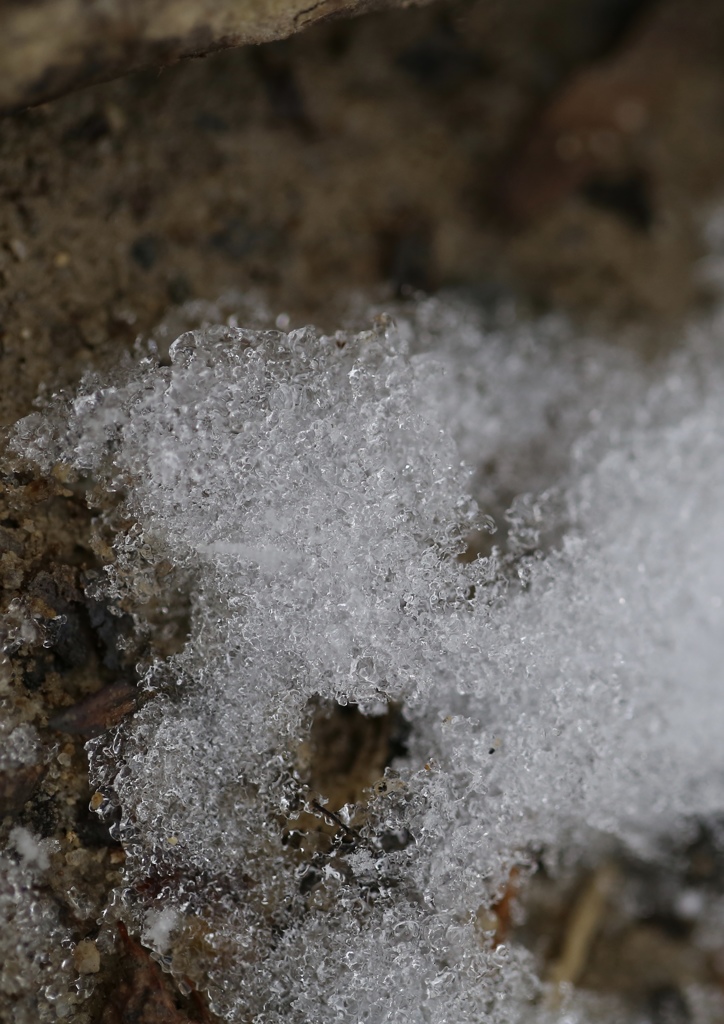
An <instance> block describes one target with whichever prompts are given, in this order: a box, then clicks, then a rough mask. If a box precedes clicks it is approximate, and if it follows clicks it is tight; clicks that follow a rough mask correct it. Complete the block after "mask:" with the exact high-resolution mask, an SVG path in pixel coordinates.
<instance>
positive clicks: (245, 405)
mask: <svg viewBox="0 0 724 1024" xmlns="http://www.w3.org/2000/svg"><path fill="white" fill-rule="evenodd" d="M723 328H724V317H723V315H722V314H719V315H718V316H713V317H712V318H711V319H710V320H709V321H708V322H707V323H705V324H704V323H699V324H696V325H694V326H692V327H691V328H690V330H689V333H688V336H687V338H686V340H685V343H684V344H683V345H682V347H681V348H680V349H679V350H678V351H677V352H676V353H674V354H673V355H672V356H670V357H668V358H665V359H664V358H662V359H660V360H659V362H658V363H656V364H653V365H651V364H649V365H644V364H643V363H641V362H639V361H638V360H637V359H636V358H635V357H634V355H633V354H631V353H630V352H627V351H625V350H624V348H622V347H620V348H616V347H614V346H612V345H604V344H603V343H595V342H593V341H586V340H581V339H577V338H573V337H572V336H571V332H570V329H569V328H568V327H566V325H565V324H563V323H561V322H560V321H559V320H557V319H555V318H552V319H550V320H548V321H542V322H539V323H537V324H528V325H526V324H518V323H516V322H511V323H506V324H504V325H502V326H498V327H493V328H490V327H485V326H484V325H483V324H482V323H481V321H480V319H479V317H478V315H477V314H476V313H475V312H474V311H471V310H469V309H465V308H464V307H461V306H459V305H455V304H452V303H449V304H445V303H441V302H436V301H428V302H424V303H421V304H420V305H419V306H418V308H417V309H416V310H414V311H412V312H407V313H404V312H403V314H402V316H401V317H400V322H399V326H398V327H396V326H395V325H394V324H393V322H392V321H391V320H390V319H389V318H384V317H379V316H378V317H377V318H376V319H375V320H374V321H373V325H372V327H371V328H370V329H369V330H366V331H363V332H362V333H359V334H357V335H353V334H351V333H341V332H340V333H339V334H337V335H334V336H323V335H320V334H319V333H318V332H316V331H314V330H313V329H311V328H306V329H303V330H300V331H292V332H291V333H284V332H283V331H279V330H273V331H272V330H269V331H252V330H247V329H244V328H238V327H235V326H231V327H229V326H223V325H222V326H218V327H212V328H205V329H202V330H198V331H192V332H189V333H186V334H184V335H182V336H181V337H180V338H179V339H178V340H177V341H176V342H175V343H174V344H173V345H172V346H171V352H170V365H168V366H164V365H160V364H159V362H158V361H157V360H156V359H155V358H154V357H153V355H152V356H151V357H149V358H146V359H143V360H141V361H140V362H139V363H138V364H137V365H134V366H126V367H125V368H122V369H119V371H118V372H117V374H116V376H115V378H114V379H113V380H111V381H110V382H108V381H100V380H98V379H88V380H87V381H86V382H85V384H84V385H83V387H82V388H81V389H80V391H79V393H78V394H77V395H75V396H72V397H71V398H66V399H65V400H60V401H58V402H57V403H56V405H55V407H54V408H53V409H50V410H44V411H43V412H41V413H38V414H36V415H34V416H33V417H30V418H28V419H27V420H26V421H23V422H22V423H21V424H20V425H19V426H18V428H17V432H16V445H17V446H18V447H19V448H20V449H21V450H22V451H24V452H25V453H26V454H28V455H30V456H31V457H33V458H35V459H36V460H37V461H38V462H39V464H40V465H41V466H43V467H44V468H46V469H48V468H50V467H51V466H52V465H53V464H54V463H56V462H58V461H61V462H65V463H67V464H70V465H71V466H74V467H75V469H76V470H77V471H78V472H79V473H82V474H84V475H86V476H88V477H89V478H91V479H93V480H95V481H101V482H102V484H103V485H104V486H105V487H107V488H108V489H109V490H112V491H115V492H117V493H118V494H119V495H120V497H121V499H122V502H123V506H124V510H125V514H127V516H128V517H132V518H133V520H134V521H135V524H136V525H135V526H134V527H132V528H131V529H129V530H128V531H127V533H125V534H123V535H120V536H119V537H118V540H117V545H116V548H117V563H116V565H115V566H112V567H109V568H108V584H107V585H108V590H109V592H110V593H111V594H114V593H115V594H116V595H118V594H121V593H128V592H133V588H134V585H135V584H134V580H136V581H137V591H136V597H137V598H138V600H139V601H140V600H142V599H143V598H144V597H146V596H147V595H148V590H149V582H148V581H149V579H150V578H151V577H152V575H153V574H152V573H151V574H150V575H149V568H148V567H149V565H150V566H153V565H154V564H157V563H160V562H161V561H162V560H164V559H165V560H170V561H172V562H173V563H174V565H176V566H177V567H178V568H179V569H180V570H181V571H182V572H183V573H184V574H185V577H184V578H186V579H187V580H188V581H189V585H190V587H191V590H192V616H191V627H190V634H189V637H188V641H187V643H186V646H185V648H184V649H183V651H182V652H181V653H180V654H179V655H176V656H174V657H173V658H171V659H169V660H168V661H167V662H164V663H157V664H154V665H153V666H152V667H151V669H149V670H148V672H147V673H146V676H145V679H144V686H145V687H146V688H147V689H148V690H149V692H150V695H151V696H150V699H149V700H148V701H147V703H145V704H144V706H143V707H142V709H141V710H140V711H139V712H138V713H137V714H136V716H135V717H134V718H133V720H132V721H131V722H130V723H129V724H125V725H123V726H121V727H120V728H119V729H118V730H117V731H114V732H113V733H112V734H111V735H110V737H102V738H100V739H98V740H94V741H92V742H91V743H90V744H89V757H90V763H91V772H92V777H93V784H94V785H95V786H97V787H98V788H100V787H103V788H104V791H107V790H111V789H112V790H113V791H114V793H115V798H114V799H115V800H116V801H117V803H118V804H119V805H120V808H121V814H122V819H121V824H120V826H119V835H120V837H121V839H122V841H123V842H124V845H125V847H126V851H127V855H128V882H129V885H128V887H127V888H126V890H125V895H124V897H123V901H124V902H123V910H122V913H123V914H124V915H125V916H126V919H127V920H128V921H129V922H130V923H131V924H135V925H136V926H137V927H138V928H143V939H144V941H145V942H146V943H148V944H149V945H150V946H152V947H154V948H155V949H156V951H157V952H158V953H159V954H164V955H167V956H168V957H169V959H170V962H171V969H172V970H173V971H174V972H175V973H176V974H177V975H178V976H179V977H185V976H187V975H188V976H190V977H191V978H192V980H193V981H194V983H195V984H196V985H197V986H198V987H200V988H202V989H203V990H205V991H206V993H207V995H208V997H209V1000H210V1003H211V1006H212V1008H213V1009H214V1010H215V1011H216V1012H217V1013H219V1014H220V1015H221V1016H222V1017H223V1018H224V1019H227V1020H229V1021H246V1020H248V1019H253V1020H254V1021H258V1022H264V1024H266V1022H269V1024H271V1022H281V1021H284V1022H285V1024H286V1022H299V1024H302V1022H306V1021H309V1020H312V1019H319V1014H320V1012H321V1011H320V1007H323V1008H324V1011H323V1015H324V1019H326V1020H330V1021H338V1022H340V1024H342V1022H349V1024H357V1022H360V1021H369V1022H380V1024H382V1022H383V1021H395V1022H401V1021H410V1022H411V1024H412V1022H414V1024H418V1022H423V1021H426V1022H428V1021H429V1022H431V1024H443V1022H444V1021H452V1022H455V1024H465V1022H466V1021H470V1022H473V1021H475V1022H480V1021H481V1020H485V1021H489V1022H491V1024H495V1022H503V1021H505V1022H511V1021H515V1020H520V1021H523V1020H530V1019H531V1016H530V1014H531V1012H532V1011H531V1009H530V1002H531V999H532V998H533V996H534V995H535V993H536V992H537V991H539V989H540V986H541V984H542V983H541V981H540V980H539V978H538V977H537V975H536V965H535V962H534V960H533V957H532V956H531V954H529V953H528V952H527V951H526V950H524V949H522V948H520V947H518V946H516V945H501V946H498V947H497V948H493V947H492V946H491V943H490V941H489V938H488V939H486V937H485V935H484V933H483V931H482V929H481V927H480V925H479V923H478V917H477V915H478V911H479V910H480V908H490V907H492V906H493V905H494V904H495V902H496V900H497V899H498V898H499V897H500V894H501V892H502V890H503V887H504V885H505V883H506V880H507V879H508V877H509V873H510V870H511V868H512V867H513V866H517V867H518V868H519V869H520V870H521V871H522V872H523V874H525V872H526V871H530V870H533V867H534V865H535V864H536V862H537V861H538V860H539V859H540V858H542V859H543V860H544V861H545V863H546V865H547V867H548V869H549V870H550V871H551V872H553V873H555V872H556V871H559V872H560V871H565V870H566V869H567V868H570V866H571V865H572V864H575V863H578V862H582V861H584V860H585V861H595V860H596V858H601V857H603V856H605V855H606V853H607V851H609V850H610V849H611V848H612V847H613V846H615V845H616V844H623V845H624V846H627V847H629V848H631V849H633V850H635V851H636V852H637V854H638V855H639V856H642V857H644V858H650V859H652V860H656V859H657V857H658V856H659V849H660V846H661V837H662V835H664V834H666V835H667V836H668V837H669V838H671V837H672V836H676V835H680V836H681V837H682V841H683V840H684V839H685V838H686V836H687V834H688V830H689V829H690V828H691V823H692V822H693V821H694V819H695V818H697V817H699V818H701V817H707V816H712V815H717V814H720V813H721V812H722V810H724V796H723V794H724V788H723V787H722V782H723V781H724V765H723V763H722V755H721V734H722V727H723V726H724V689H723V687H722V667H721V666H722V665H723V664H724V628H723V627H724V582H723V581H724V520H723V519H722V515H721V509H722V507H724V447H723V446H722V443H721V438H722V437H723V436H724V403H722V400H721V395H722V394H723V393H724V391H723V388H724V357H722V355H721V354H720V350H721V349H722V335H723V334H724V330H723ZM491 516H492V519H493V520H494V521H495V528H496V529H497V533H495V534H494V535H493V536H492V537H491V543H490V545H489V548H490V553H488V554H485V556H481V557H478V558H476V559H473V560H464V559H461V558H460V556H461V555H462V554H463V552H464V551H465V549H466V545H467V543H468V539H469V538H470V537H471V536H473V535H480V536H485V535H487V534H489V532H490V530H491V528H492V520H491ZM154 585H155V584H154ZM124 588H125V589H124ZM320 700H322V701H326V702H335V701H336V702H339V703H341V704H345V703H353V704H355V705H357V706H358V707H359V708H360V709H361V710H362V711H363V712H365V713H368V714H373V713H379V712H380V709H381V707H384V706H385V705H387V704H390V703H392V702H397V703H399V704H401V705H402V707H403V709H404V714H405V716H406V719H407V721H408V722H409V724H410V727H411V732H410V739H409V749H408V753H407V754H406V756H404V757H401V758H398V760H397V761H396V762H395V764H394V765H393V766H392V770H391V773H390V776H389V782H390V785H388V786H387V787H386V788H385V790H384V791H382V790H381V791H380V792H379V793H377V795H375V796H370V800H369V803H368V806H366V807H365V808H364V809H360V808H346V809H344V810H343V813H344V814H345V815H346V816H347V820H349V821H354V822H357V823H358V824H357V825H356V826H355V828H356V832H355V835H356V839H355V842H354V843H351V844H349V845H350V849H348V850H343V849H339V850H337V851H336V852H334V854H333V855H330V856H329V857H328V859H327V862H326V864H325V866H324V871H322V872H321V874H320V881H319V882H318V883H317V884H316V885H315V887H314V888H313V889H312V891H311V892H310V893H307V894H306V895H305V894H302V893H301V892H300V886H299V867H300V862H299V857H298V856H297V855H296V854H294V852H293V851H291V850H290V849H289V848H288V847H287V846H286V845H285V843H284V842H283V835H284V828H285V824H284V823H285V822H286V823H287V826H288V823H289V822H292V823H294V822H295V821H299V820H300V816H301V815H302V813H303V812H304V811H305V809H306V811H307V812H308V811H309V803H308V801H309V799H310V794H309V793H308V792H307V791H306V789H305V785H304V780H303V778H302V777H301V775H300V768H299V760H298V754H299V750H300V747H301V746H302V745H303V743H304V741H305V739H306V737H307V736H308V732H309V728H310V721H311V711H310V708H311V707H312V706H314V704H315V702H318V701H320ZM389 835H396V836H403V837H407V838H406V839H405V841H404V842H403V841H400V842H397V843H396V844H389V843H385V842H383V839H384V837H385V836H389ZM21 846H22V844H21ZM21 846H18V844H17V842H16V848H17V849H18V850H19V851H20V852H21V853H22V852H23V850H22V849H21ZM390 846H392V848H390ZM23 856H25V854H23ZM149 877H156V878H161V879H162V880H163V879H166V880H167V881H166V882H165V883H164V884H162V885H160V887H159V892H158V894H157V895H154V896H153V899H152V906H151V907H150V908H149V906H139V905H138V901H137V900H136V902H134V897H133V883H134V882H139V881H142V880H144V879H147V878H149ZM201 934H203V936H204V941H203V942H201V941H200V939H199V935H201ZM587 1012H588V1011H587ZM541 1013H543V1011H541ZM540 1019H544V1018H543V1017H541V1018H540ZM546 1019H547V1018H546ZM572 1019H573V1018H572ZM575 1019H579V1018H578V1017H576V1018H575Z"/></svg>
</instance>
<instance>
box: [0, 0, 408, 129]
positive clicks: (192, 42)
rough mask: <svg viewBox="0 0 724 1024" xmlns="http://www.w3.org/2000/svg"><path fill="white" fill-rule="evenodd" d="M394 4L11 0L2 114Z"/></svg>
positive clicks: (377, 0) (4, 15) (2, 42)
mask: <svg viewBox="0 0 724 1024" xmlns="http://www.w3.org/2000/svg"><path fill="white" fill-rule="evenodd" d="M388 5H389V0H253V2H251V3H250V2H248V0H221V2H219V0H213V2H212V0H204V2H202V3H199V2H197V0H193V2H191V0H153V2H151V3H148V2H146V0H131V2H130V3H129V2H128V0H104V2H101V3H92V4H89V3H86V2H85V0H40V2H38V3H29V4H28V3H10V4H7V5H5V7H4V9H3V11H2V12H0V65H1V66H2V68H3V77H2V83H0V112H4V113H8V112H11V111H14V110H20V109H23V108H24V107H28V106H33V105H35V104H37V103H43V102H45V101H46V100H49V99H52V98H54V97H56V96H60V95H62V94H63V93H66V92H69V91H71V90H72V89H77V88H79V87H81V86H85V85H89V84H92V83H93V82H99V81H105V80H107V79H110V78H116V77H117V76H119V75H122V74H125V73H126V72H128V71H133V70H137V69H138V68H142V67H147V66H152V65H167V64H173V63H175V62H176V61H177V60H180V59H181V58H183V57H202V56H204V55H205V54H207V53H211V52H213V51H215V50H223V49H226V48H228V47H232V46H241V45H243V44H245V43H262V42H269V41H270V40H272V39H281V38H284V37H286V36H289V35H292V34H293V33H294V32H298V31H299V30H300V29H303V28H305V27H306V26H307V25H311V24H312V23H313V22H315V21H320V20H321V19H323V18H329V17H331V16H336V15H340V14H352V13H358V12H360V11H362V10H369V9H371V8H372V7H384V6H388ZM397 6H409V2H405V0H403V2H402V3H401V4H399V3H398V4H397Z"/></svg>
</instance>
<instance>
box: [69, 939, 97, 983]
mask: <svg viewBox="0 0 724 1024" xmlns="http://www.w3.org/2000/svg"><path fill="white" fill-rule="evenodd" d="M73 963H74V964H75V969H76V970H77V972H78V974H97V973H98V971H99V970H100V969H101V955H100V953H99V952H98V949H97V948H96V944H95V942H93V940H92V939H83V941H82V942H79V943H78V945H77V946H76V947H75V950H74V951H73Z"/></svg>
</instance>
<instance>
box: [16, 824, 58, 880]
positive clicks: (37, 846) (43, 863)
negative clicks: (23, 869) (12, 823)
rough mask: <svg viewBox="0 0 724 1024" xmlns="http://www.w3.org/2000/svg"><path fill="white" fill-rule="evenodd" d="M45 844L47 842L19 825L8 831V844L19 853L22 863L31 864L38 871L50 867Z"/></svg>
mask: <svg viewBox="0 0 724 1024" xmlns="http://www.w3.org/2000/svg"><path fill="white" fill-rule="evenodd" d="M45 845H47V844H43V842H42V841H39V840H38V839H36V837H35V836H34V835H33V834H32V832H29V831H28V830H27V829H26V828H21V827H20V826H19V825H18V826H16V827H15V828H14V829H11V831H10V846H12V847H14V848H15V849H16V850H17V852H18V853H19V854H20V859H21V861H22V863H23V864H24V865H32V866H34V867H36V868H38V870H40V871H47V870H48V868H49V867H50V860H49V858H48V854H47V851H46V849H45Z"/></svg>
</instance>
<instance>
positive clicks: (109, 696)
mask: <svg viewBox="0 0 724 1024" xmlns="http://www.w3.org/2000/svg"><path fill="white" fill-rule="evenodd" d="M137 702H138V690H137V688H136V687H135V686H133V685H132V684H131V683H128V682H124V681H122V680H121V681H119V682H117V683H111V684H110V685H109V686H104V687H103V689H102V690H99V691H98V693H94V694H91V696H90V697H86V698H85V699H84V700H82V701H80V702H79V703H78V704H74V705H73V706H72V707H69V708H64V709H63V710H62V711H60V712H59V713H58V714H57V715H54V716H53V717H52V718H51V719H50V721H49V722H48V725H49V726H50V728H51V729H55V730H56V731H57V732H65V733H68V734H69V735H71V736H85V737H87V738H88V739H91V738H92V737H93V736H100V735H101V733H104V732H106V730H107V729H110V728H111V727H112V726H114V725H118V723H119V722H121V721H123V719H124V718H125V717H126V715H130V714H131V712H132V711H135V709H136V706H137Z"/></svg>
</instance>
